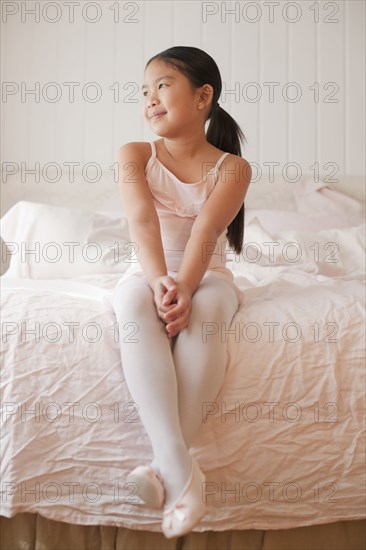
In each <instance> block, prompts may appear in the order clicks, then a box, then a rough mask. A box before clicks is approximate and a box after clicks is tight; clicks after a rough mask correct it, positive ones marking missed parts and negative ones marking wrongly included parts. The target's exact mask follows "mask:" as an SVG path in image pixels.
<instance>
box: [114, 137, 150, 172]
mask: <svg viewBox="0 0 366 550" xmlns="http://www.w3.org/2000/svg"><path fill="white" fill-rule="evenodd" d="M118 156H119V158H120V159H123V161H124V162H126V161H128V160H129V161H130V162H138V163H139V164H140V165H142V166H143V167H144V168H145V166H146V164H147V162H148V160H149V158H150V156H151V145H150V143H149V142H148V141H129V142H127V143H124V144H123V145H121V147H120V148H119V150H118Z"/></svg>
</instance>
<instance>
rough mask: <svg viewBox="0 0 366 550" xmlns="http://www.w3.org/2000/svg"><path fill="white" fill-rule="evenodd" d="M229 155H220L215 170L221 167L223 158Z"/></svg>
mask: <svg viewBox="0 0 366 550" xmlns="http://www.w3.org/2000/svg"><path fill="white" fill-rule="evenodd" d="M228 155H230V153H224V154H223V155H221V157H220V158H219V160H218V161H217V164H216V170H218V169H219V168H220V166H221V163H222V162H223V160H225V158H226V157H227V156H228Z"/></svg>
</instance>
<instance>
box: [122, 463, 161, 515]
mask: <svg viewBox="0 0 366 550" xmlns="http://www.w3.org/2000/svg"><path fill="white" fill-rule="evenodd" d="M126 482H128V483H136V485H137V489H138V491H137V496H139V497H140V498H141V500H143V501H144V503H145V504H146V505H147V506H149V507H150V508H162V506H163V504H164V501H165V488H164V484H163V480H162V478H161V477H160V476H159V474H158V473H157V472H156V471H155V470H153V468H152V467H151V466H137V468H135V469H134V470H132V472H130V473H129V474H128V476H127V478H126Z"/></svg>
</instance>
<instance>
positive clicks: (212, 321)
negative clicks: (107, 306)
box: [113, 46, 251, 538]
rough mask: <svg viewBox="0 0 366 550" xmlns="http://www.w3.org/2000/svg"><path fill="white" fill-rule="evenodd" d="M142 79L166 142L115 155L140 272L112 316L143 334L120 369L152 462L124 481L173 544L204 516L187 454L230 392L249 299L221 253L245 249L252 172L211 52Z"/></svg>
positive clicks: (152, 117)
mask: <svg viewBox="0 0 366 550" xmlns="http://www.w3.org/2000/svg"><path fill="white" fill-rule="evenodd" d="M144 78H145V82H144V85H143V87H142V90H143V115H144V118H145V119H146V121H147V122H148V124H149V125H150V128H151V129H152V130H153V132H154V133H155V134H156V135H158V136H160V139H158V140H156V141H152V142H150V143H146V142H132V143H127V144H125V145H123V146H122V147H121V148H120V150H119V156H118V162H119V173H120V193H121V198H122V201H123V203H124V208H125V212H126V215H127V219H128V225H129V232H130V237H131V241H132V242H133V243H134V244H135V246H136V254H137V257H138V262H137V263H135V264H132V265H131V266H130V267H129V269H128V270H127V271H126V272H125V274H124V276H123V277H122V279H121V280H120V281H119V282H118V284H117V286H116V287H115V290H114V294H113V307H114V310H115V312H116V316H117V320H118V326H119V328H120V330H121V331H122V329H123V328H124V327H125V328H127V327H131V324H132V325H133V326H135V327H136V329H137V330H136V331H135V338H132V339H131V338H126V335H125V336H124V337H123V334H120V347H121V359H122V365H123V371H124V375H125V380H126V384H127V386H128V389H129V391H130V394H131V396H132V397H133V399H134V401H135V403H137V405H138V410H139V416H140V418H141V421H142V422H143V424H144V427H145V429H146V432H147V434H148V436H149V439H150V441H151V445H152V449H153V452H154V461H153V462H152V463H151V464H150V465H149V466H138V467H137V468H135V469H134V470H133V471H132V472H131V473H130V474H129V476H128V477H127V480H128V481H131V482H135V483H136V484H137V487H138V494H139V496H140V497H141V499H142V500H143V501H144V502H145V504H147V505H149V506H152V507H158V508H160V507H162V506H163V504H164V505H165V508H164V512H163V522H162V531H163V533H164V535H165V536H166V537H167V538H171V537H174V536H180V535H183V534H185V533H187V532H189V531H190V530H192V529H193V527H194V526H195V525H197V523H198V522H199V521H200V519H201V518H202V516H203V515H204V512H205V504H204V502H203V500H204V499H203V489H204V481H205V476H204V474H203V473H202V471H201V469H200V467H199V465H198V462H197V460H196V459H195V457H194V456H193V455H192V454H191V453H190V452H189V448H190V446H191V444H192V442H193V440H194V437H195V436H196V434H197V432H198V429H199V427H200V425H201V423H202V418H201V410H202V405H203V403H204V402H210V401H213V400H214V399H215V397H216V396H217V395H218V393H219V391H220V389H221V386H222V384H223V381H224V376H225V372H226V366H227V355H226V336H225V334H226V332H225V331H227V330H229V328H230V324H231V321H232V319H233V316H234V315H235V313H236V312H237V310H238V308H239V306H240V304H241V302H242V298H243V294H242V292H241V290H240V289H239V287H237V286H236V284H235V283H234V277H233V274H232V272H231V271H230V270H229V269H228V268H227V267H226V258H225V243H226V238H227V240H228V242H229V244H230V246H231V247H232V248H233V249H234V250H235V252H236V253H237V254H239V253H240V252H241V250H242V244H243V228H244V198H245V195H246V192H247V189H248V186H249V183H250V180H251V169H250V165H249V163H248V162H247V161H246V160H245V159H244V158H242V157H241V149H240V140H245V136H244V134H243V133H242V131H241V129H240V128H239V126H238V125H237V123H236V122H235V120H234V119H233V118H232V117H231V116H230V115H229V114H228V113H227V112H226V111H225V110H224V109H223V108H222V107H220V106H219V104H218V98H219V96H220V93H221V87H222V82H221V76H220V72H219V69H218V67H217V65H216V63H215V61H214V60H213V59H212V58H211V57H210V56H209V55H208V54H207V53H205V52H204V51H202V50H200V49H198V48H193V47H187V46H176V47H172V48H169V49H167V50H165V51H163V52H161V53H159V54H157V55H155V56H154V57H152V58H151V59H149V61H148V62H147V64H146V67H145V75H144ZM206 121H209V126H208V129H207V133H205V123H206ZM210 168H211V169H210ZM223 330H224V332H222V331H223ZM205 331H207V332H206V333H205ZM136 337H137V338H136Z"/></svg>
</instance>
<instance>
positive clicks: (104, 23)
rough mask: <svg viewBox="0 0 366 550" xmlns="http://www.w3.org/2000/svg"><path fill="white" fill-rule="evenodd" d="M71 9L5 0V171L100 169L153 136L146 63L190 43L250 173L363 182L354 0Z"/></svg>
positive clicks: (358, 19)
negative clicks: (239, 135)
mask: <svg viewBox="0 0 366 550" xmlns="http://www.w3.org/2000/svg"><path fill="white" fill-rule="evenodd" d="M71 4H72V6H70V3H69V4H67V3H66V2H63V1H58V2H55V1H53V2H48V1H42V2H34V1H26V2H25V1H12V2H5V1H4V2H2V59H1V61H2V81H3V98H2V122H1V132H2V136H3V139H2V145H1V147H2V150H1V152H2V162H3V163H9V162H14V163H16V164H17V165H20V163H21V162H23V163H26V165H27V167H30V168H32V167H33V166H34V163H36V162H39V163H40V166H41V167H42V166H44V165H46V164H47V163H50V162H54V163H58V164H59V165H60V166H61V168H63V169H65V170H67V165H66V164H65V163H78V164H77V166H76V171H77V170H80V168H81V167H82V166H84V165H85V164H86V163H89V162H95V163H98V164H99V165H100V167H101V168H102V170H107V171H108V170H110V167H111V166H112V164H113V163H114V162H115V160H116V153H117V150H118V147H119V146H120V145H121V144H122V143H125V142H127V141H140V140H143V141H146V140H150V139H155V138H157V136H155V135H154V134H153V133H152V132H151V131H150V130H149V128H148V127H147V126H146V124H145V123H144V121H143V118H142V115H141V97H142V95H141V91H140V86H141V84H142V82H143V71H144V66H145V63H146V61H147V60H148V59H149V58H150V57H152V56H153V55H155V54H156V53H158V52H159V51H162V50H165V49H167V48H169V47H171V46H173V45H190V46H196V47H199V48H202V49H204V50H205V51H207V52H208V53H209V54H210V55H211V56H212V57H213V58H214V59H215V60H216V62H217V64H218V66H219V68H220V71H221V76H222V80H223V91H222V94H221V99H220V104H221V105H222V107H224V108H226V109H227V110H228V111H229V112H230V113H231V114H232V116H233V117H234V118H235V119H236V120H237V121H238V123H239V124H240V125H241V127H242V129H243V131H244V133H245V135H246V137H247V140H248V144H247V145H246V146H245V148H244V149H243V156H245V157H246V158H247V159H248V161H249V162H250V163H251V164H252V165H253V166H254V165H257V166H258V167H259V170H267V172H268V170H269V168H268V163H277V164H275V169H274V171H275V173H281V172H282V171H283V169H284V167H286V165H287V164H288V163H296V164H297V165H299V166H300V168H301V170H302V171H303V172H304V173H312V171H314V170H315V168H314V167H315V166H319V169H320V174H321V175H323V176H324V175H331V174H334V177H337V176H340V175H344V174H350V175H352V174H364V173H365V156H364V152H365V102H364V97H365V68H364V67H365V2H364V1H363V0H345V1H341V0H338V1H334V2H331V1H307V0H298V1H294V2H289V1H284V0H277V1H276V2H273V1H268V2H265V1H262V0H257V1H251V2H249V1H241V2H235V1H231V2H201V1H187V0H184V1H180V0H174V1H154V0H152V1H146V2H140V1H131V2H127V1H126V2H121V1H120V2H118V1H112V0H111V1H109V0H103V1H101V0H99V1H98V2H88V1H84V0H79V2H78V3H77V2H75V3H71ZM71 8H73V21H71V19H72V18H71V16H72V9H71ZM32 11H33V13H31V12H32ZM230 12H231V13H230ZM205 14H207V15H205ZM56 19H59V20H56ZM52 20H54V22H51V21H52ZM93 20H95V21H94V22H92V21H93ZM37 83H38V84H37ZM50 83H56V85H50ZM66 83H74V85H73V86H74V96H75V97H74V99H73V100H72V101H71V98H70V95H71V94H70V92H71V91H72V89H73V88H72V85H71V84H66ZM289 83H292V84H291V85H290V86H289ZM36 86H39V88H40V94H39V96H38V97H37V99H35V96H34V95H32V94H26V95H24V91H25V90H28V91H29V90H32V89H35V87H36ZM21 90H23V96H22V93H21ZM98 90H99V92H100V93H101V97H100V98H99V99H98V100H97V101H95V102H94V97H95V94H96V92H98ZM286 90H287V94H288V96H289V98H286ZM58 91H59V92H61V97H60V98H59V99H58V100H56V101H52V98H53V97H55V94H56V93H57V92H58ZM47 94H48V95H47ZM271 94H273V96H272V95H271ZM296 94H298V100H297V101H294V98H295V95H296ZM256 96H257V97H256ZM317 163H318V164H317ZM4 165H5V164H3V166H4ZM7 166H8V165H7Z"/></svg>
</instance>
